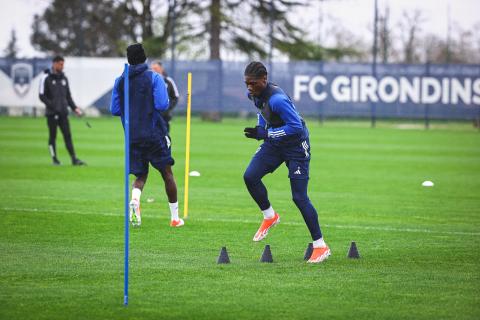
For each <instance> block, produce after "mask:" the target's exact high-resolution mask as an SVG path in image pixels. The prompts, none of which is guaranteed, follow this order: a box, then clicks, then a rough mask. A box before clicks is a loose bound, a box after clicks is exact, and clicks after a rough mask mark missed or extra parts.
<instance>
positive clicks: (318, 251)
mask: <svg viewBox="0 0 480 320" xmlns="http://www.w3.org/2000/svg"><path fill="white" fill-rule="evenodd" d="M329 256H330V248H329V247H328V246H325V247H321V248H313V252H312V255H311V256H310V259H308V261H307V262H308V263H320V262H323V261H325V260H327V258H328V257H329Z"/></svg>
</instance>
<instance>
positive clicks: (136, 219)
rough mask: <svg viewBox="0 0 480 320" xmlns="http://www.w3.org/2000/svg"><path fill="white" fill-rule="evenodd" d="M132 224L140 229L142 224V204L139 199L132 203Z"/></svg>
mask: <svg viewBox="0 0 480 320" xmlns="http://www.w3.org/2000/svg"><path fill="white" fill-rule="evenodd" d="M130 222H131V223H132V226H134V227H140V225H141V224H142V217H141V216H140V203H139V202H138V200H137V199H132V201H130Z"/></svg>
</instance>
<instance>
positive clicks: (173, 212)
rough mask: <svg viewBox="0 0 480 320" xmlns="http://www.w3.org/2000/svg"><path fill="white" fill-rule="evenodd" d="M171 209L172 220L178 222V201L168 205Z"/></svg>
mask: <svg viewBox="0 0 480 320" xmlns="http://www.w3.org/2000/svg"><path fill="white" fill-rule="evenodd" d="M168 206H169V207H170V214H171V217H172V218H171V220H178V201H177V202H174V203H170V202H169V203H168Z"/></svg>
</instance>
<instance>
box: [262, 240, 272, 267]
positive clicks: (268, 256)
mask: <svg viewBox="0 0 480 320" xmlns="http://www.w3.org/2000/svg"><path fill="white" fill-rule="evenodd" d="M260 262H268V263H271V262H273V258H272V251H270V245H269V244H267V245H266V246H265V249H263V253H262V257H261V258H260Z"/></svg>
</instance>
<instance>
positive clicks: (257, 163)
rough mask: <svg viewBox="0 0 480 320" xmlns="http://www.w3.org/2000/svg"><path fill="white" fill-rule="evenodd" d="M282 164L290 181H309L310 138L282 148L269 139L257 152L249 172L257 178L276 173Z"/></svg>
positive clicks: (248, 169) (249, 166)
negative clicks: (285, 167) (286, 169)
mask: <svg viewBox="0 0 480 320" xmlns="http://www.w3.org/2000/svg"><path fill="white" fill-rule="evenodd" d="M282 163H285V165H286V166H287V168H288V177H289V178H290V179H308V178H309V168H310V140H309V138H308V136H307V137H306V138H305V139H302V140H299V141H298V142H297V143H292V144H289V145H288V146H281V145H277V144H274V143H272V142H271V140H269V139H267V140H266V141H265V142H264V143H263V144H262V145H260V147H259V148H258V149H257V151H256V152H255V155H254V156H253V158H252V160H251V161H250V164H249V165H248V168H247V170H246V171H247V172H249V173H251V174H253V175H254V176H257V177H263V176H264V175H266V174H267V173H272V172H274V171H275V170H276V169H277V168H278V167H279V166H280V165H281V164H282Z"/></svg>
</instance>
